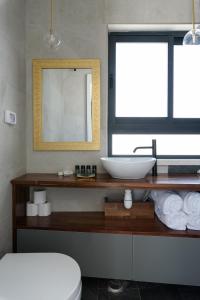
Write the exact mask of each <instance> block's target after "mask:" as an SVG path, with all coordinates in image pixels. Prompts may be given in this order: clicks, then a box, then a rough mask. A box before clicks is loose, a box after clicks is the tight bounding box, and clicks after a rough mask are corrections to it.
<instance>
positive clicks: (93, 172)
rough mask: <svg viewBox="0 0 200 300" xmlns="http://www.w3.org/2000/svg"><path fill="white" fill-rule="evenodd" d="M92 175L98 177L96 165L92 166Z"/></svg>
mask: <svg viewBox="0 0 200 300" xmlns="http://www.w3.org/2000/svg"><path fill="white" fill-rule="evenodd" d="M92 174H95V176H96V175H97V166H96V165H93V166H92Z"/></svg>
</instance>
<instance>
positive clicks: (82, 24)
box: [26, 0, 191, 210]
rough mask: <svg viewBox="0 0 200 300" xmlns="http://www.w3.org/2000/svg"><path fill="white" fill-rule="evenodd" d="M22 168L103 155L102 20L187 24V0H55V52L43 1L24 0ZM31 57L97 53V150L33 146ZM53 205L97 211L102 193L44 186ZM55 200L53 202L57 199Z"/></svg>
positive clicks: (55, 166)
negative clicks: (47, 37) (47, 42)
mask: <svg viewBox="0 0 200 300" xmlns="http://www.w3.org/2000/svg"><path fill="white" fill-rule="evenodd" d="M26 3H27V7H26V14H27V18H26V45H27V49H26V50H27V51H26V63H27V132H26V137H27V171H28V172H57V171H58V170H62V169H74V165H75V164H81V163H84V164H97V165H98V171H99V172H102V171H103V169H102V167H101V163H100V160H99V158H100V157H101V156H105V155H107V124H106V123H107V72H108V71H107V68H108V61H107V57H108V47H107V36H108V30H107V25H108V24H111V23H122V24H123V23H132V24H134V23H153V24H159V23H190V22H191V1H190V0H168V1H166V0H151V1H150V0H57V1H55V5H56V12H55V27H56V29H57V32H59V33H60V34H61V36H62V40H63V46H62V47H61V48H60V49H59V50H57V51H56V52H52V51H51V50H48V49H47V48H46V47H45V46H44V42H43V36H44V34H45V33H46V32H47V30H48V19H49V3H50V1H48V0H43V1H41V0H27V1H26ZM33 58H99V59H100V60H101V150H100V151H86V152H84V151H73V152H72V151H64V152H59V151H57V152H53V151H51V152H50V151H49V152H39V151H33V145H32V122H33V121H32V73H31V61H32V59H33ZM48 194H49V199H50V200H52V201H54V203H53V207H54V210H66V209H68V210H73V209H77V210H102V209H103V196H104V195H106V194H107V192H106V191H101V192H100V193H99V192H97V193H95V196H94V192H93V193H91V191H88V190H85V191H84V195H82V192H81V191H80V190H73V191H68V190H64V191H62V192H59V191H58V190H54V191H52V192H51V191H48ZM59 198H60V199H59ZM58 199H59V201H58Z"/></svg>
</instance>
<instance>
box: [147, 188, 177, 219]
mask: <svg viewBox="0 0 200 300" xmlns="http://www.w3.org/2000/svg"><path fill="white" fill-rule="evenodd" d="M150 198H152V200H154V202H155V207H156V208H158V209H159V211H160V212H161V213H162V214H166V215H167V214H174V213H177V212H179V211H181V209H182V208H183V199H182V198H181V196H180V195H178V194H177V193H175V192H173V191H157V190H152V191H151V193H150Z"/></svg>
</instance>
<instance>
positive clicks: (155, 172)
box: [133, 140, 157, 176]
mask: <svg viewBox="0 0 200 300" xmlns="http://www.w3.org/2000/svg"><path fill="white" fill-rule="evenodd" d="M138 149H152V157H154V158H155V159H156V162H155V165H154V166H153V168H152V175H153V176H157V154H156V140H152V146H144V147H136V148H135V149H134V150H133V152H134V153H135V152H136V151H137V150H138Z"/></svg>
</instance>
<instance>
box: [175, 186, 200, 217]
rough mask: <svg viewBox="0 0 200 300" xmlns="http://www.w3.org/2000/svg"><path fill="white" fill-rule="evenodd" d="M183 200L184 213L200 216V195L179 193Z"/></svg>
mask: <svg viewBox="0 0 200 300" xmlns="http://www.w3.org/2000/svg"><path fill="white" fill-rule="evenodd" d="M178 193H179V195H180V196H181V197H182V199H183V211H184V212H185V213H186V214H188V215H193V216H200V193H198V192H188V191H179V192H178Z"/></svg>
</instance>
